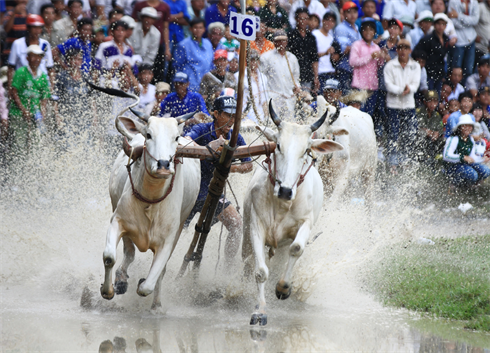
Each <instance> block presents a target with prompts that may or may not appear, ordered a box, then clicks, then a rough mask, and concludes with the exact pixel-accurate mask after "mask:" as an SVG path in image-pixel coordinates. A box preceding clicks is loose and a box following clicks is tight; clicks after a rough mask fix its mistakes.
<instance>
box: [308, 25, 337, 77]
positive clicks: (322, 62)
mask: <svg viewBox="0 0 490 353" xmlns="http://www.w3.org/2000/svg"><path fill="white" fill-rule="evenodd" d="M311 34H313V35H314V36H315V38H316V46H317V48H318V53H322V54H323V53H325V52H326V51H327V50H328V49H329V48H330V47H331V46H332V42H333V35H332V31H329V32H328V34H327V35H324V34H323V33H322V31H321V30H319V29H315V30H314V31H313V32H311ZM330 72H335V69H334V67H333V66H332V62H331V61H330V54H328V55H324V56H322V57H321V58H320V59H319V60H318V74H325V73H330Z"/></svg>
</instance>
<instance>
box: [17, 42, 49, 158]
mask: <svg viewBox="0 0 490 353" xmlns="http://www.w3.org/2000/svg"><path fill="white" fill-rule="evenodd" d="M44 55H45V53H44V51H43V50H42V49H41V48H40V47H39V45H36V44H32V45H30V46H29V47H28V48H27V63H28V64H27V66H23V67H21V68H20V69H18V70H16V71H15V74H14V77H13V80H12V87H11V92H10V93H11V97H12V105H11V107H10V111H9V120H8V130H9V133H8V135H9V139H10V147H11V152H12V154H13V155H14V156H16V157H17V158H19V157H21V156H25V152H28V150H29V148H30V146H32V145H33V144H34V143H35V140H36V135H37V134H36V124H40V123H41V122H42V120H43V118H44V117H45V116H46V104H47V99H48V98H49V97H50V96H51V95H50V92H49V85H48V77H47V76H46V74H45V73H44V72H43V71H42V70H41V68H40V67H39V66H40V64H41V61H42V58H43V56H44Z"/></svg>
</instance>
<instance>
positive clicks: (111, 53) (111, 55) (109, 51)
mask: <svg viewBox="0 0 490 353" xmlns="http://www.w3.org/2000/svg"><path fill="white" fill-rule="evenodd" d="M132 57H133V51H132V50H131V48H130V47H129V45H127V44H126V43H123V52H122V53H121V51H120V50H119V47H118V46H117V45H116V43H115V42H114V41H113V40H111V41H109V42H104V43H101V44H100V45H99V49H97V53H96V54H95V58H96V59H97V60H99V61H100V67H101V68H103V69H106V70H110V69H112V65H113V63H114V62H115V61H116V60H118V61H119V67H121V66H122V65H123V64H124V62H127V63H129V64H130V65H131V66H132V65H133V64H134V63H133V58H132Z"/></svg>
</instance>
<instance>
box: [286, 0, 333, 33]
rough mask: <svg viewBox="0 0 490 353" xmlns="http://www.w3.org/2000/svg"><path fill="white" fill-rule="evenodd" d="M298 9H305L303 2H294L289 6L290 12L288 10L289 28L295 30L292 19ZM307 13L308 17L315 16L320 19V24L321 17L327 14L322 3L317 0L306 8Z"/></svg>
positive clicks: (294, 22)
mask: <svg viewBox="0 0 490 353" xmlns="http://www.w3.org/2000/svg"><path fill="white" fill-rule="evenodd" d="M300 7H306V6H305V2H304V0H296V1H295V2H294V3H293V5H291V10H289V23H290V24H291V28H296V20H295V19H294V12H295V11H296V10H297V9H299V8H300ZM308 12H309V14H310V15H312V14H315V15H317V16H318V17H320V24H321V23H322V19H323V15H325V13H326V12H327V10H325V7H324V6H323V5H322V3H321V2H320V1H318V0H311V2H310V6H308Z"/></svg>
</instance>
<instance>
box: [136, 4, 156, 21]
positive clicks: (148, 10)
mask: <svg viewBox="0 0 490 353" xmlns="http://www.w3.org/2000/svg"><path fill="white" fill-rule="evenodd" d="M141 16H148V17H151V18H155V19H156V18H158V13H157V10H155V9H154V8H153V7H151V6H148V7H145V8H143V10H141V12H140V17H141Z"/></svg>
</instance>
